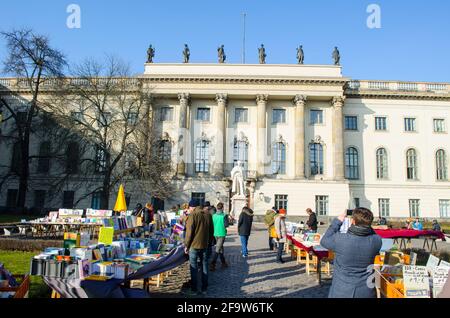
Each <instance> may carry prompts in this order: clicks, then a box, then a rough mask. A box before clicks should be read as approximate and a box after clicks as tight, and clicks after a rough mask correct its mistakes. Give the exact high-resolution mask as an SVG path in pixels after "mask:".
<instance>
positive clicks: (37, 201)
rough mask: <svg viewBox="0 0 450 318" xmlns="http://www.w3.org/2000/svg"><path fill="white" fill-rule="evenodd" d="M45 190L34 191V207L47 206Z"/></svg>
mask: <svg viewBox="0 0 450 318" xmlns="http://www.w3.org/2000/svg"><path fill="white" fill-rule="evenodd" d="M45 194H46V191H45V190H36V191H34V207H35V208H40V209H41V208H43V207H44V206H45Z"/></svg>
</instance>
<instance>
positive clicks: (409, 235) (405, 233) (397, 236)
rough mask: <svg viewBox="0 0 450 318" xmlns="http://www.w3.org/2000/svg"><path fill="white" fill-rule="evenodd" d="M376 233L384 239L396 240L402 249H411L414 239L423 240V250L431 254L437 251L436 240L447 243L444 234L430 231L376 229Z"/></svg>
mask: <svg viewBox="0 0 450 318" xmlns="http://www.w3.org/2000/svg"><path fill="white" fill-rule="evenodd" d="M374 230H375V232H376V233H377V234H378V235H379V236H380V237H382V238H384V239H394V243H395V244H399V245H400V249H407V248H411V240H412V239H423V240H424V242H423V249H425V248H427V249H428V250H429V251H430V252H433V250H437V244H436V240H443V241H445V235H444V233H442V232H440V231H430V230H421V231H419V230H406V229H379V228H376V229H374Z"/></svg>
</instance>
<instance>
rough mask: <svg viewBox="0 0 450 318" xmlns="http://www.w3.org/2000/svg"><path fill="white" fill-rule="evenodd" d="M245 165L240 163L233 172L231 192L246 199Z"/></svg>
mask: <svg viewBox="0 0 450 318" xmlns="http://www.w3.org/2000/svg"><path fill="white" fill-rule="evenodd" d="M243 166H244V165H243V163H242V162H241V161H238V163H237V166H235V167H234V168H233V169H232V170H231V180H232V181H233V184H232V186H231V192H233V193H234V194H235V196H241V197H244V198H245V197H246V192H245V184H244V181H245V176H244V168H243Z"/></svg>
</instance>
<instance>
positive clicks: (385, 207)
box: [378, 199, 390, 217]
mask: <svg viewBox="0 0 450 318" xmlns="http://www.w3.org/2000/svg"><path fill="white" fill-rule="evenodd" d="M378 211H379V213H380V217H389V215H390V199H378Z"/></svg>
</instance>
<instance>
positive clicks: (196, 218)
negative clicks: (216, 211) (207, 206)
mask: <svg viewBox="0 0 450 318" xmlns="http://www.w3.org/2000/svg"><path fill="white" fill-rule="evenodd" d="M194 204H198V203H196V202H191V203H190V204H189V205H190V206H191V205H194ZM213 238H214V225H213V220H212V215H211V214H209V213H207V212H205V210H204V209H202V208H201V207H200V206H197V207H195V208H194V210H193V212H192V213H191V214H190V215H189V217H188V218H187V222H186V238H185V241H184V244H185V253H186V254H189V264H190V272H191V293H192V294H197V293H198V288H197V283H198V281H197V274H198V270H199V264H201V272H202V274H201V293H202V294H203V295H206V292H207V289H208V274H209V266H208V265H209V258H208V247H209V246H210V245H211V243H212V240H213Z"/></svg>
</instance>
